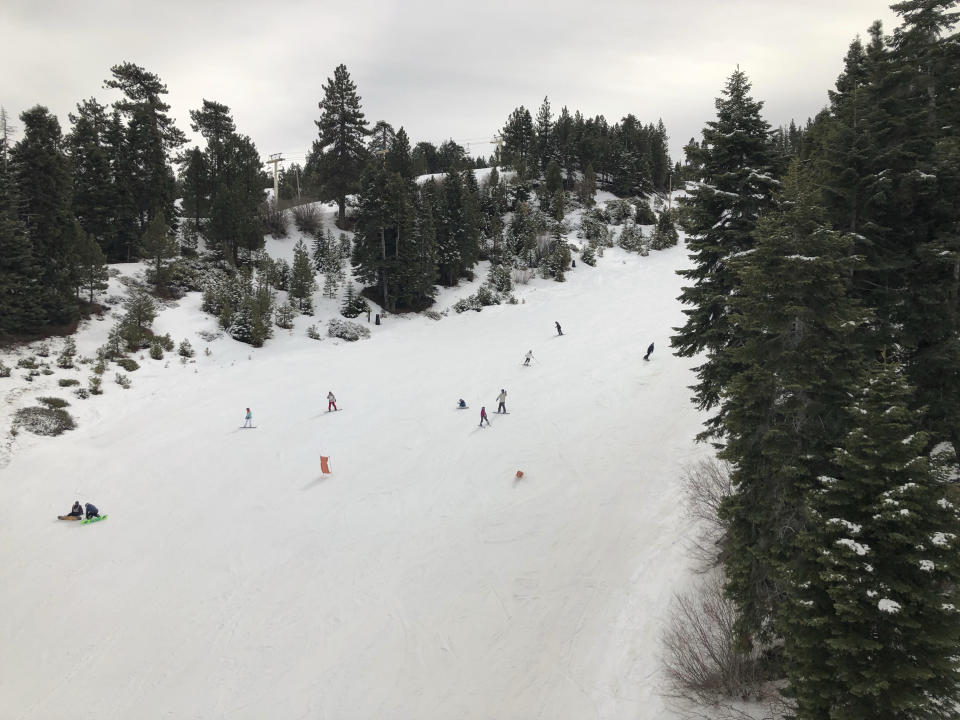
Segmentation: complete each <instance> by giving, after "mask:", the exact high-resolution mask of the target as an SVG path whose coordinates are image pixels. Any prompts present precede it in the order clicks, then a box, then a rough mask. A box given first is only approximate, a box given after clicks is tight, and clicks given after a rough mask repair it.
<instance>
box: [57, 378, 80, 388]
mask: <svg viewBox="0 0 960 720" xmlns="http://www.w3.org/2000/svg"><path fill="white" fill-rule="evenodd" d="M79 384H80V381H79V380H77V379H76V378H60V379H59V380H57V385H59V386H60V387H73V386H74V385H79Z"/></svg>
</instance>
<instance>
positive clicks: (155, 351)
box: [150, 338, 163, 360]
mask: <svg viewBox="0 0 960 720" xmlns="http://www.w3.org/2000/svg"><path fill="white" fill-rule="evenodd" d="M150 357H151V358H153V359H154V360H163V346H162V345H161V344H160V343H159V341H158V340H157V339H156V338H154V339H153V342H152V343H150Z"/></svg>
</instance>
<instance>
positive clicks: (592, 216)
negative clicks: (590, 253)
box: [577, 209, 610, 247]
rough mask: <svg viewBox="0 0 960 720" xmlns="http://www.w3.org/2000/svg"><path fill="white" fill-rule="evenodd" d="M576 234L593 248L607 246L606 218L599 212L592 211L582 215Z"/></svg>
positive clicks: (607, 230)
mask: <svg viewBox="0 0 960 720" xmlns="http://www.w3.org/2000/svg"><path fill="white" fill-rule="evenodd" d="M577 234H578V235H579V236H580V237H582V238H583V239H584V240H586V241H587V242H589V243H590V245H591V246H593V247H597V246H598V245H609V237H610V230H609V228H607V221H606V218H604V216H603V213H602V212H601V211H599V210H596V209H594V210H591V211H589V212H586V213H584V214H583V216H582V217H581V218H580V229H579V231H578V233H577Z"/></svg>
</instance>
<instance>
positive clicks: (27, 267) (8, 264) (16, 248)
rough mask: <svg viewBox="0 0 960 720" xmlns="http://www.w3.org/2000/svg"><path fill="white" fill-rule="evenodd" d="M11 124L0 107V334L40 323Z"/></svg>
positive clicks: (35, 271) (35, 270)
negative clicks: (12, 157)
mask: <svg viewBox="0 0 960 720" xmlns="http://www.w3.org/2000/svg"><path fill="white" fill-rule="evenodd" d="M12 130H13V129H12V128H11V127H10V125H9V123H8V120H7V111H6V110H5V109H3V108H0V336H3V335H7V334H15V333H22V332H25V331H31V330H33V329H34V328H36V327H37V326H39V325H42V324H43V322H44V320H45V317H44V313H43V310H42V308H41V306H40V305H41V302H40V301H41V291H42V287H43V286H42V285H41V283H40V268H39V266H38V264H37V262H36V260H35V259H34V257H33V248H32V245H31V243H30V238H29V237H28V236H27V230H26V227H25V226H24V223H23V221H22V220H21V218H20V213H19V207H20V198H19V195H18V193H17V188H16V185H15V183H14V182H13V175H12V171H13V164H12V162H11V161H10V136H11V135H12Z"/></svg>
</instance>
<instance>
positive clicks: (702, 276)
mask: <svg viewBox="0 0 960 720" xmlns="http://www.w3.org/2000/svg"><path fill="white" fill-rule="evenodd" d="M749 92H750V83H749V81H748V80H747V76H746V75H745V74H744V73H743V72H741V71H740V70H739V69H738V70H737V71H736V72H734V73H733V74H732V75H731V76H730V79H729V80H728V81H727V84H726V87H725V88H724V91H723V97H720V98H718V99H717V101H716V107H717V119H716V120H713V121H710V122H708V123H707V127H706V128H704V130H703V137H704V147H703V148H701V149H700V150H699V151H697V152H696V153H695V157H696V159H697V161H698V162H699V163H700V164H701V165H702V168H703V170H702V176H703V178H704V181H703V182H702V183H700V184H698V185H697V186H696V187H694V188H693V190H691V192H690V197H689V201H688V203H687V204H686V212H685V214H684V218H685V223H684V230H686V232H687V247H688V248H689V249H690V251H691V253H690V257H691V259H692V261H693V263H694V267H693V268H692V269H690V270H682V271H680V275H682V276H683V277H684V278H685V279H687V280H688V281H692V283H693V284H692V285H690V286H687V287H684V289H683V293H682V294H681V296H680V299H681V302H683V303H684V304H685V305H689V306H690V308H689V309H686V310H684V311H683V312H684V314H685V315H686V316H687V320H686V323H685V325H684V326H683V327H680V328H675V330H676V331H677V334H676V335H675V336H673V337H672V338H671V344H672V346H673V347H674V348H676V351H677V354H679V355H680V356H682V357H692V356H694V355H698V354H700V353H705V354H706V359H705V361H704V362H703V363H702V364H701V365H700V366H699V367H698V368H697V378H698V382H697V384H696V385H695V386H694V388H693V389H694V393H695V402H696V405H697V407H699V408H701V409H704V410H709V409H712V408H714V407H715V406H716V405H717V404H718V403H719V401H720V397H721V393H722V389H723V387H724V385H725V384H726V383H727V382H728V380H729V379H730V377H731V376H732V375H733V374H734V373H735V372H736V368H734V367H730V366H729V364H728V362H727V360H726V359H725V358H726V357H728V356H725V355H724V354H723V350H724V349H725V348H727V347H733V346H736V345H738V344H739V343H740V342H741V339H740V338H738V337H737V329H736V327H735V326H733V325H731V323H730V316H729V310H728V306H729V299H730V297H731V296H732V295H733V294H734V292H735V291H736V288H737V284H738V283H737V279H736V277H735V276H734V274H733V273H732V271H731V270H730V268H729V263H728V260H729V259H730V258H731V257H732V256H735V255H737V254H738V253H742V252H746V251H747V250H750V249H751V248H752V247H753V244H754V243H753V239H752V235H751V233H752V232H753V229H754V227H755V226H756V223H757V219H758V217H759V216H760V214H761V213H762V212H763V211H765V210H767V209H768V208H769V207H770V206H771V204H772V201H771V197H772V193H773V190H774V188H775V187H776V185H777V181H776V180H775V179H774V178H772V177H771V176H770V175H769V174H768V169H769V158H768V155H767V153H768V148H767V131H768V129H769V125H768V124H767V123H766V121H764V120H763V118H762V117H761V116H760V110H761V108H762V106H763V103H761V102H757V101H755V100H753V99H752V98H751V97H750V95H749ZM720 422H721V418H720V417H714V418H712V419H711V420H708V422H707V423H706V424H707V430H706V431H705V435H714V434H716V433H717V431H718V429H719V424H720Z"/></svg>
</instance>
